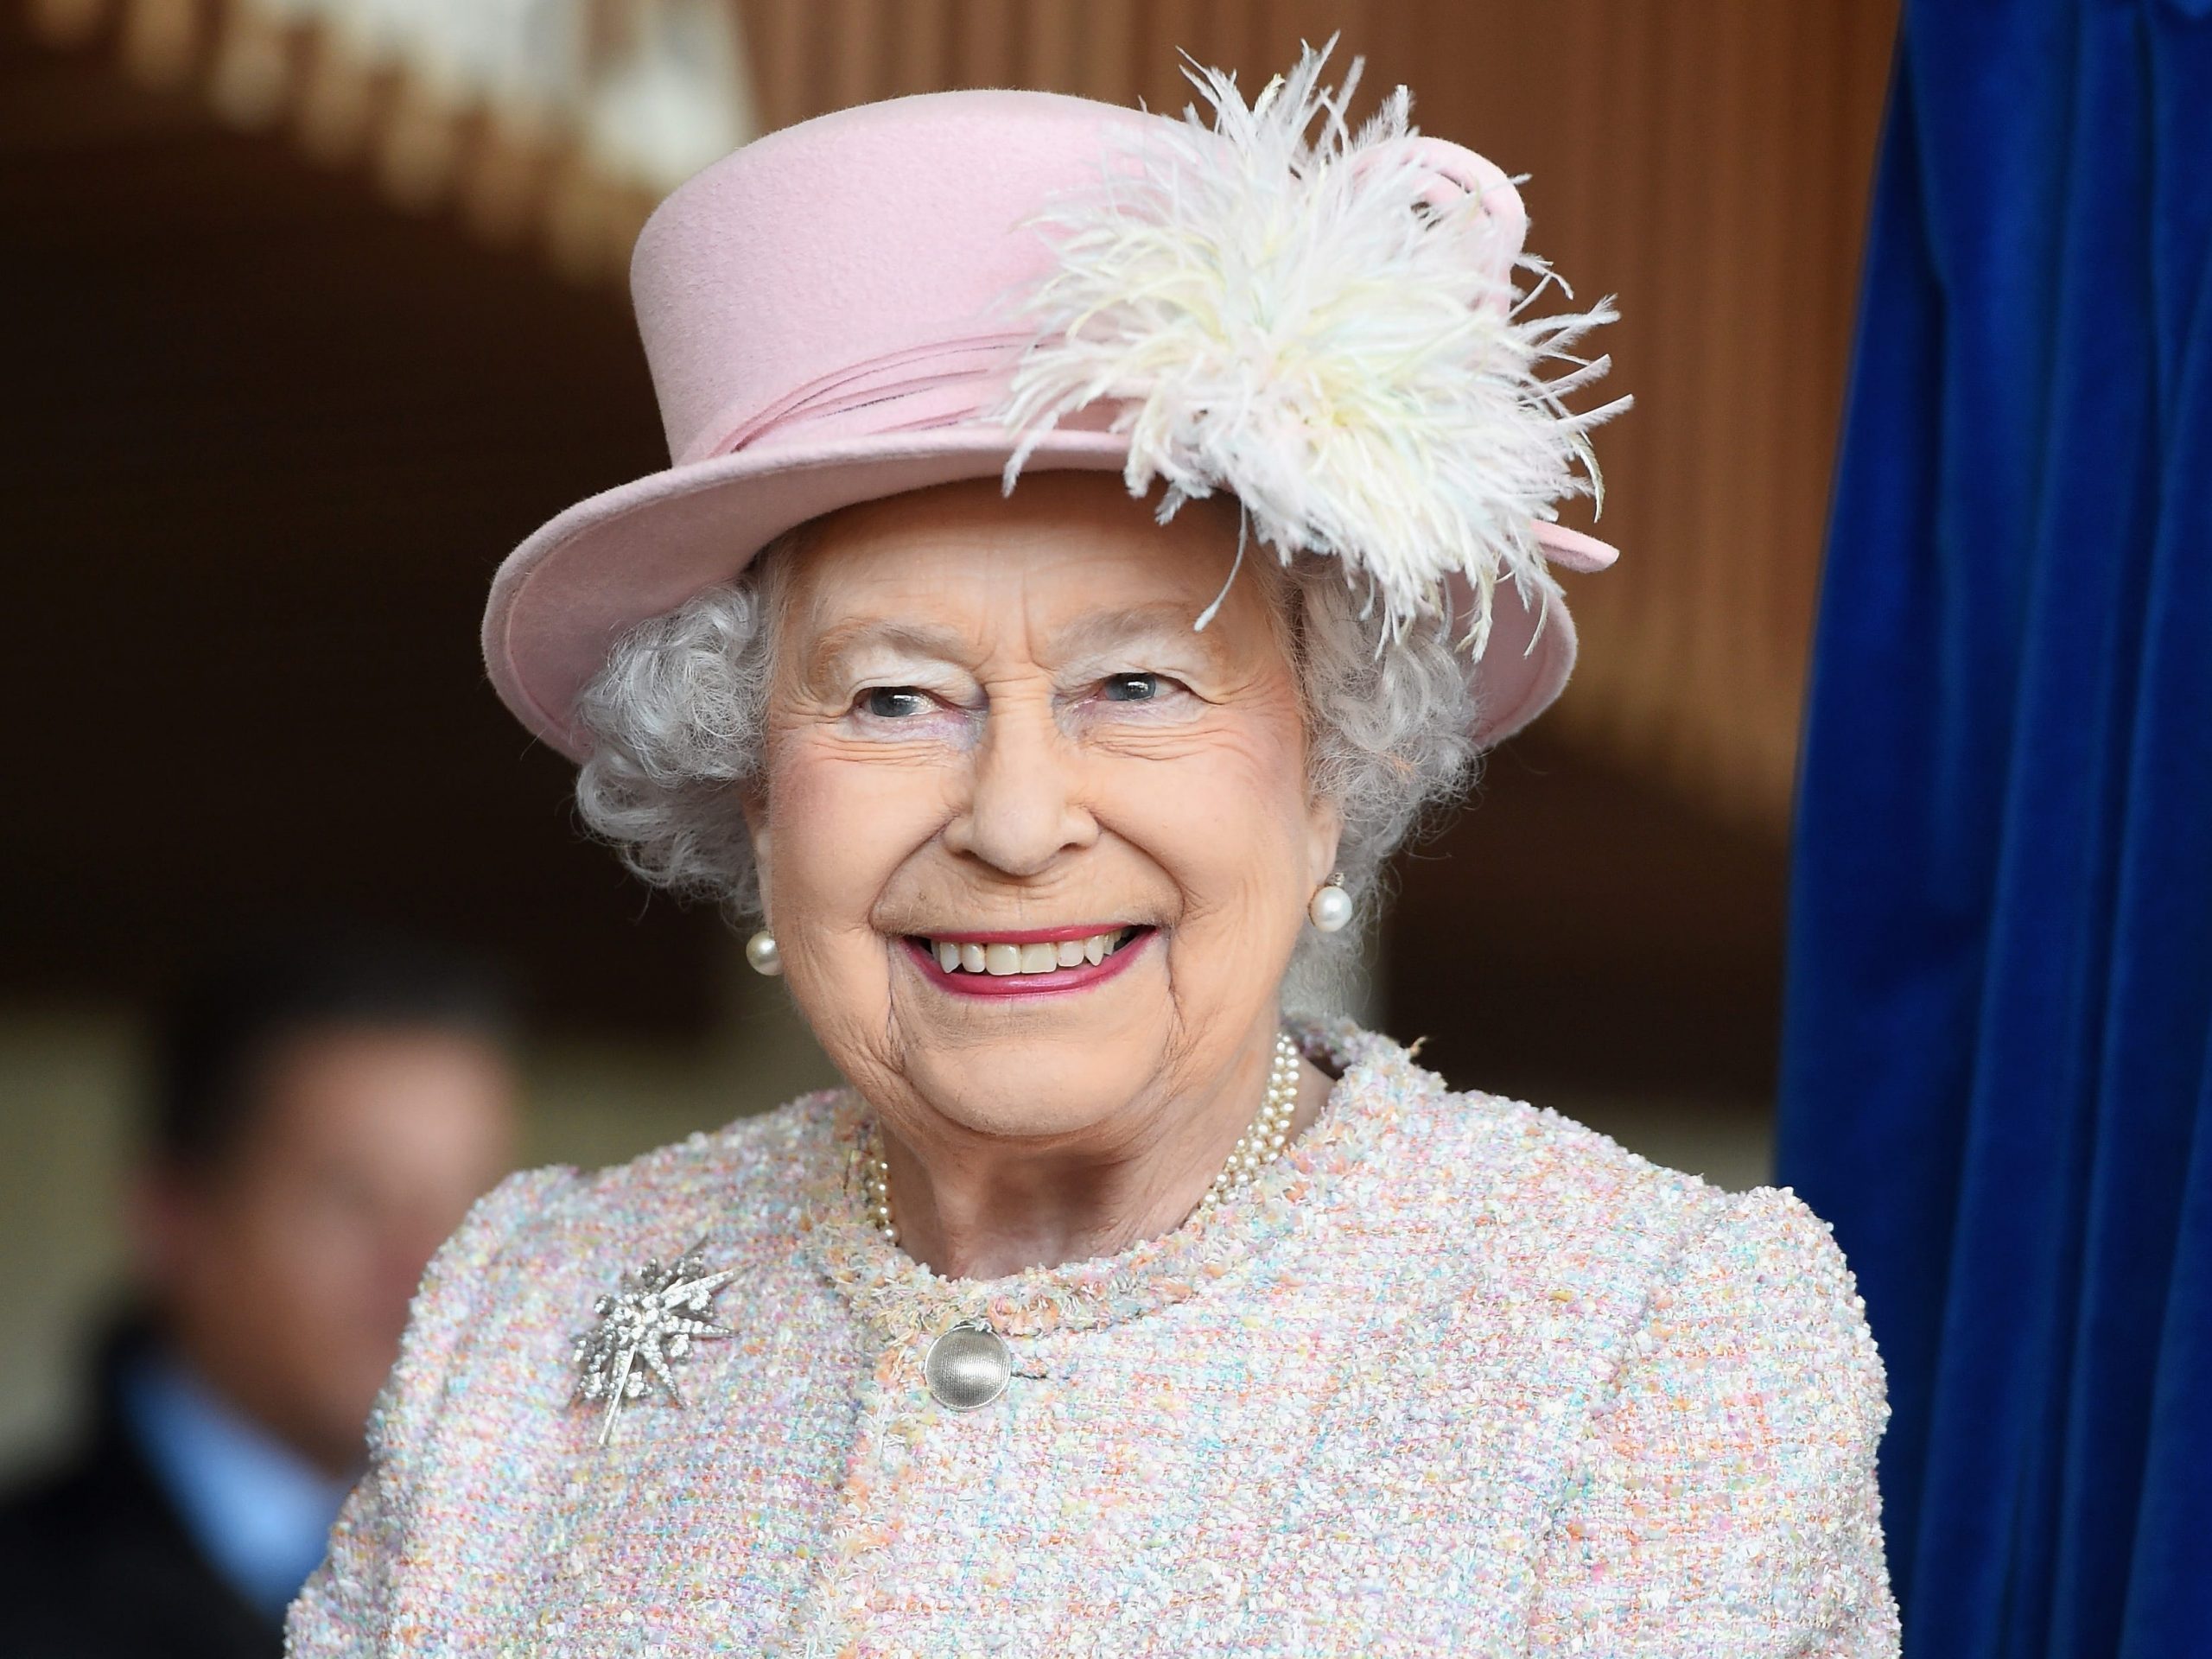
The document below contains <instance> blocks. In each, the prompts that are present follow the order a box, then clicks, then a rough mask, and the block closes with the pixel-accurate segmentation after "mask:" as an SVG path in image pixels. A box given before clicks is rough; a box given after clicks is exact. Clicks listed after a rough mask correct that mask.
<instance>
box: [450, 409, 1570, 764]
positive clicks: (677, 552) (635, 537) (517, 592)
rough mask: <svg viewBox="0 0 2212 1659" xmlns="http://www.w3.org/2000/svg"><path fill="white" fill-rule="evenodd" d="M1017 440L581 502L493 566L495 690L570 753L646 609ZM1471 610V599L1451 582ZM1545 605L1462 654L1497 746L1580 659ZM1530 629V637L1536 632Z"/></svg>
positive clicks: (800, 463) (708, 477)
mask: <svg viewBox="0 0 2212 1659" xmlns="http://www.w3.org/2000/svg"><path fill="white" fill-rule="evenodd" d="M1012 449H1013V444H1012V441H1011V439H1010V438H1009V437H1008V436H1007V434H1006V433H1005V432H1003V431H1001V430H999V429H994V428H990V427H978V426H973V425H968V426H957V427H944V428H937V429H930V430H926V431H918V432H910V433H897V434H891V435H863V436H855V437H848V438H841V439H835V440H830V441H828V442H822V443H818V444H814V445H804V446H802V445H797V444H793V445H789V446H779V447H777V448H772V449H750V450H740V451H739V452H738V453H736V454H730V455H722V456H717V457H715V458H714V459H712V460H709V461H696V462H693V463H690V464H689V465H685V466H681V467H670V468H668V469H667V470H665V471H664V472H658V473H654V474H649V475H648V476H646V477H645V478H641V479H637V480H632V482H630V483H627V484H622V485H618V486H616V487H614V488H613V489H611V490H606V491H602V492H601V493H600V494H597V495H594V496H592V497H590V498H588V499H586V500H583V501H580V502H578V503H577V504H576V505H575V506H573V507H570V508H569V510H568V511H567V512H563V513H562V514H561V515H560V516H559V517H558V518H554V519H553V520H551V521H550V523H548V524H545V525H544V526H543V528H541V529H540V530H539V531H537V534H535V535H533V536H532V537H530V539H529V540H528V541H526V542H524V543H523V544H522V545H521V546H520V547H518V548H517V549H516V550H514V551H513V552H512V553H511V554H509V555H508V556H507V558H506V559H505V562H504V563H502V564H501V565H500V566H499V574H498V575H497V576H495V577H494V578H493V582H492V594H491V600H490V603H489V604H488V605H487V607H486V610H485V613H484V634H483V639H484V663H485V667H486V670H487V671H488V672H489V673H490V676H491V679H492V683H493V687H494V689H495V690H498V692H499V697H500V699H501V701H503V702H505V704H506V705H507V707H508V708H509V709H512V711H513V712H514V714H515V715H516V717H517V718H518V719H519V720H520V721H522V722H523V724H524V725H525V726H527V727H528V728H530V729H531V731H532V732H534V733H535V734H537V735H538V736H539V737H541V738H543V739H544V741H546V742H548V743H550V744H551V745H552V746H553V747H555V748H556V749H558V750H560V751H561V753H563V754H565V755H567V756H568V757H569V759H570V760H579V761H580V760H583V759H585V758H586V757H587V756H588V754H589V753H590V752H591V740H590V736H589V734H588V733H587V732H586V731H584V730H583V729H582V728H581V727H579V726H578V725H577V724H576V722H575V719H574V717H573V715H572V712H571V711H572V710H573V709H574V707H575V700H576V697H577V695H578V694H579V693H580V692H581V691H582V690H583V688H584V687H585V686H586V685H587V684H588V683H589V682H590V681H591V679H592V678H593V677H594V676H596V675H597V674H598V673H599V671H601V669H602V668H604V667H605V666H606V664H607V657H608V653H609V652H611V651H612V650H613V647H614V645H615V643H616V641H618V640H619V639H621V638H622V636H623V635H624V634H626V633H627V632H629V631H630V630H631V629H632V628H633V627H635V626H638V625H639V623H641V622H644V621H646V620H650V619H652V618H653V617H656V616H660V615H663V614H664V613H667V612H669V611H672V610H674V609H676V608H677V607H678V606H680V605H682V604H683V602H684V601H687V600H689V599H690V598H691V597H692V596H693V595H695V594H698V593H700V592H701V591H702V590H703V589H705V588H710V587H712V586H713V585H715V583H716V582H727V581H728V580H730V579H731V578H732V577H734V576H735V575H737V574H738V573H739V572H741V570H743V569H745V567H746V566H747V565H748V564H750V563H752V562H753V557H754V556H755V555H757V554H758V553H759V552H760V550H761V549H762V548H764V547H766V546H767V545H768V543H771V542H772V541H774V540H775V539H776V537H779V536H780V535H782V534H783V533H784V532H785V531H788V530H792V529H795V528H797V527H798V525H800V524H804V523H806V522H807V521H808V520H809V519H811V518H820V517H821V516H822V515H823V513H826V512H835V511H836V510H837V509H838V508H840V507H848V506H853V505H857V504H859V503H861V502H863V501H877V500H881V499H885V498H886V497H888V496H893V495H903V494H905V493H907V492H909V491H912V490H923V489H928V488H931V487H932V486H936V485H939V484H953V483H959V482H962V481H964V480H973V479H982V478H996V477H998V476H999V475H1000V474H1001V472H1002V471H1003V470H1004V469H1005V467H1006V462H1007V456H1008V455H1009V454H1011V453H1012ZM1127 458H1128V443H1127V442H1126V440H1124V439H1123V438H1122V437H1120V436H1118V435H1116V434H1113V433H1110V432H1100V431H1090V430H1081V429H1076V430H1067V431H1054V432H1052V433H1048V434H1047V435H1046V436H1045V438H1044V439H1043V440H1042V442H1039V444H1038V445H1037V446H1036V448H1034V449H1033V450H1032V451H1031V453H1030V455H1029V457H1028V459H1027V461H1025V463H1024V465H1023V471H1024V473H1025V474H1027V473H1032V472H1046V471H1068V472H1118V471H1120V470H1121V468H1122V465H1123V464H1124V462H1125V461H1126V460H1127ZM1455 601H1456V602H1457V603H1458V604H1459V607H1461V609H1462V612H1463V613H1464V611H1465V607H1466V605H1467V603H1468V600H1467V595H1466V594H1465V591H1464V590H1461V589H1459V588H1457V587H1456V584H1455ZM1538 620H1539V619H1538V616H1537V614H1536V613H1535V611H1533V610H1531V609H1530V608H1529V606H1528V605H1527V604H1526V603H1525V602H1524V601H1522V597H1521V595H1520V594H1519V592H1518V591H1517V590H1516V589H1515V588H1512V587H1511V586H1510V584H1503V585H1501V586H1500V588H1499V589H1498V591H1497V601H1496V606H1495V613H1494V616H1493V620H1492V624H1491V640H1490V645H1489V648H1488V649H1487V650H1486V651H1485V652H1484V654H1483V658H1482V660H1481V661H1480V662H1479V663H1471V664H1469V674H1470V677H1471V680H1472V681H1473V683H1474V685H1475V688H1476V692H1477V707H1478V716H1477V721H1476V726H1475V730H1474V733H1473V735H1474V738H1475V740H1476V741H1477V742H1478V744H1481V745H1483V746H1484V747H1488V746H1489V745H1491V744H1492V743H1496V742H1498V741H1501V740H1503V739H1504V738H1507V737H1510V736H1511V735H1512V734H1514V733H1515V732H1516V731H1518V730H1520V729H1521V728H1522V727H1523V726H1525V725H1527V724H1528V723H1529V721H1532V720H1534V719H1535V717H1536V716H1537V715H1539V714H1541V713H1542V712H1543V710H1544V709H1546V708H1547V707H1548V705H1549V704H1550V703H1551V702H1553V700H1554V698H1556V697H1557V696H1559V694H1560V690H1561V689H1562V688H1564V687H1565V685H1566V683H1567V675H1568V672H1569V671H1571V670H1572V668H1573V664H1574V655H1575V639H1574V625H1573V620H1571V619H1570V618H1569V617H1568V615H1567V607H1565V606H1564V605H1557V604H1554V605H1553V606H1552V607H1550V614H1549V616H1548V618H1545V619H1543V620H1542V626H1541V629H1540V628H1539V626H1538ZM1532 642H1533V648H1532Z"/></svg>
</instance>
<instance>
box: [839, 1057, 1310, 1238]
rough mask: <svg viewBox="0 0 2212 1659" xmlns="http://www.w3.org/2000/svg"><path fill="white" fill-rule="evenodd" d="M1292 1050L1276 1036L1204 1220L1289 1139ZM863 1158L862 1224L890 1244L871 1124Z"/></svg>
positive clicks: (886, 1182)
mask: <svg viewBox="0 0 2212 1659" xmlns="http://www.w3.org/2000/svg"><path fill="white" fill-rule="evenodd" d="M1298 1059H1299V1057H1298V1045H1297V1043H1296V1042H1294V1041H1293V1040H1292V1039H1291V1037H1290V1034H1289V1033H1287V1032H1281V1033H1276V1036H1275V1057H1274V1065H1272V1066H1271V1067H1270V1068H1269V1069H1268V1091H1267V1093H1266V1094H1265V1095H1263V1096H1261V1099H1260V1110H1259V1115H1258V1116H1255V1118H1253V1120H1252V1122H1251V1123H1250V1125H1249V1127H1248V1128H1246V1129H1245V1131H1244V1133H1243V1135H1239V1136H1237V1137H1236V1145H1235V1146H1233V1147H1230V1149H1229V1161H1228V1162H1227V1163H1225V1164H1224V1165H1223V1166H1221V1173H1219V1174H1218V1175H1217V1176H1215V1177H1214V1178H1213V1185H1211V1186H1209V1187H1208V1188H1206V1191H1205V1197H1204V1198H1200V1199H1199V1200H1198V1211H1197V1213H1198V1214H1199V1215H1201V1216H1203V1215H1205V1214H1206V1213H1208V1212H1209V1211H1211V1210H1212V1209H1213V1208H1214V1206H1215V1205H1218V1204H1220V1203H1221V1202H1222V1201H1223V1200H1224V1198H1229V1197H1230V1195H1231V1194H1232V1193H1234V1192H1236V1191H1237V1190H1238V1189H1239V1188H1241V1187H1244V1186H1247V1185H1250V1183H1251V1181H1252V1179H1253V1178H1254V1177H1255V1176H1256V1175H1258V1174H1259V1173H1260V1171H1261V1170H1262V1169H1263V1168H1265V1167H1266V1166H1267V1165H1268V1164H1269V1163H1270V1162H1272V1161H1273V1160H1274V1158H1275V1156H1276V1154H1279V1153H1280V1152H1281V1151H1282V1149H1283V1147H1284V1145H1285V1143H1286V1142H1287V1141H1288V1139H1289V1136H1290V1124H1291V1120H1292V1119H1293V1118H1294V1117H1296V1116H1298V1079H1299V1064H1298ZM867 1158H868V1220H869V1221H870V1222H872V1223H873V1224H874V1226H875V1230H876V1231H878V1232H880V1233H881V1234H882V1235H883V1236H884V1237H885V1238H887V1239H888V1240H889V1241H890V1242H891V1243H893V1244H896V1243H898V1242H899V1229H898V1227H897V1225H896V1224H894V1223H893V1221H892V1219H891V1166H890V1165H889V1164H887V1163H886V1162H885V1161H884V1157H883V1131H882V1130H881V1128H879V1127H877V1126H875V1125H874V1124H871V1125H870V1126H869V1128H868V1146H867Z"/></svg>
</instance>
